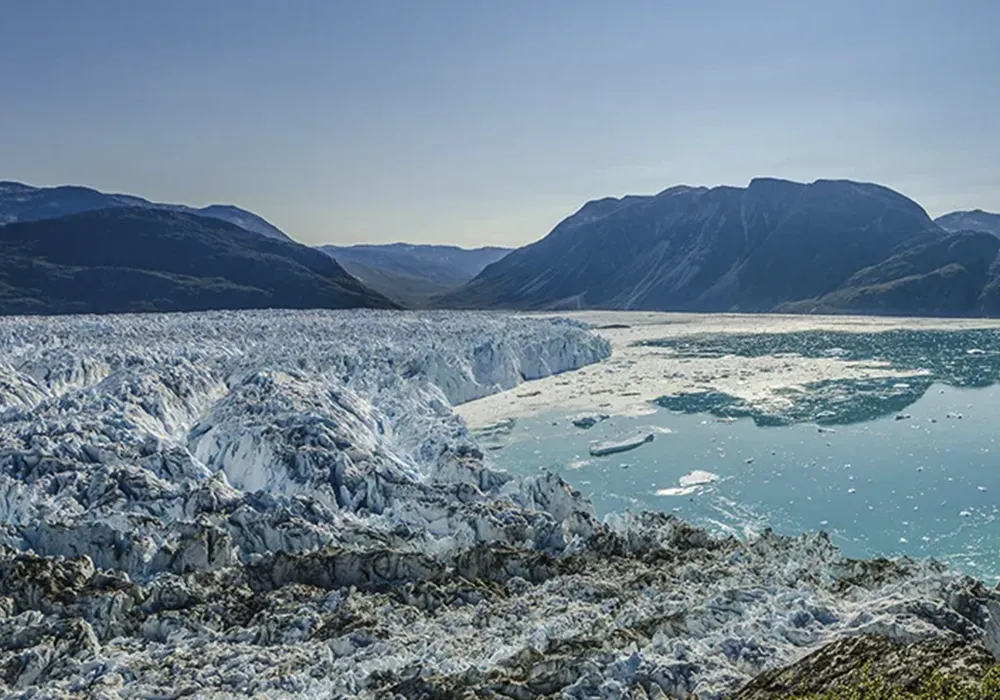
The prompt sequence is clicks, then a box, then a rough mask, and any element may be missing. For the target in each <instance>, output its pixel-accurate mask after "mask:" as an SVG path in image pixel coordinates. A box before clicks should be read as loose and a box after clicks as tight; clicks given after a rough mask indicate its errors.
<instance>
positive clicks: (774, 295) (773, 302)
mask: <svg viewBox="0 0 1000 700" xmlns="http://www.w3.org/2000/svg"><path fill="white" fill-rule="evenodd" d="M995 258H996V250H995V249H993V247H992V242H991V241H990V240H988V239H984V238H982V237H981V236H973V237H968V236H959V237H955V238H949V235H948V233H947V232H946V231H944V230H943V229H942V228H941V227H940V226H938V225H937V224H935V223H934V222H933V221H932V220H931V219H930V217H929V216H928V215H927V213H926V212H925V211H924V209H923V208H922V207H921V206H920V205H919V204H917V203H916V202H914V201H913V200H911V199H909V198H907V197H905V196H903V195H901V194H899V193H898V192H895V191H893V190H890V189H888V188H886V187H883V186H881V185H876V184H870V183H859V182H851V181H844V180H818V181H816V182H813V183H810V184H801V183H795V182H789V181H785V180H778V179H772V178H758V179H754V180H752V181H751V182H750V184H749V186H748V187H746V188H739V187H715V188H711V189H709V188H705V187H687V186H678V187H672V188H670V189H667V190H664V191H663V192H661V193H660V194H658V195H655V196H630V197H625V198H622V199H615V198H607V199H602V200H596V201H592V202H588V203H587V204H585V205H584V206H583V207H582V208H581V209H580V210H579V211H578V212H576V213H575V214H573V215H572V216H570V217H568V218H566V219H565V220H563V221H562V222H561V223H560V224H559V225H558V226H556V227H555V229H553V231H552V232H551V233H550V234H549V235H548V236H546V237H545V238H543V239H542V240H540V241H538V242H536V243H533V244H531V245H528V246H526V247H524V248H521V249H518V250H516V251H514V252H512V253H511V254H509V255H508V256H506V257H505V258H504V259H502V260H501V261H499V262H497V263H495V264H493V265H490V266H489V267H487V268H486V269H485V270H484V271H483V272H482V273H481V274H480V275H478V276H477V277H476V278H475V279H474V280H473V281H472V282H470V283H469V284H467V285H466V286H464V287H462V288H461V289H459V290H457V291H455V292H453V293H450V294H447V295H444V296H443V297H441V298H440V299H439V300H437V301H438V303H439V304H440V305H442V306H452V307H460V308H474V307H485V308H515V309H573V308H614V309H644V310H678V311H770V310H778V309H786V310H799V311H808V310H822V309H826V310H850V311H859V312H875V313H887V312H903V313H916V314H922V313H958V314H965V313H986V312H990V313H992V312H994V311H996V310H997V309H994V307H993V305H992V301H991V299H992V296H991V294H992V292H990V290H991V289H993V284H994V283H993V281H992V280H993V277H994V276H995V274H996V266H994V265H993V262H994V259H995ZM863 271H864V273H863V274H861V273H862V272H863ZM903 290H908V291H907V292H904V291H903ZM917 292H919V293H917ZM935 294H939V295H943V296H945V297H946V298H938V297H936V296H935Z"/></svg>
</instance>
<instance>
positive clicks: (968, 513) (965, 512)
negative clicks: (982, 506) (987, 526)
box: [958, 510, 972, 518]
mask: <svg viewBox="0 0 1000 700" xmlns="http://www.w3.org/2000/svg"><path fill="white" fill-rule="evenodd" d="M958 514H959V515H960V516H962V517H963V518H971V517H972V512H971V511H968V510H962V511H959V513H958Z"/></svg>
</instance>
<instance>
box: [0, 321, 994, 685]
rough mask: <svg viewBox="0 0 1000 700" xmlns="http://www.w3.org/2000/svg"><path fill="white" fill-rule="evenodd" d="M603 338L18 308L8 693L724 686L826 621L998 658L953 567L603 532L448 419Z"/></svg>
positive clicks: (2, 411)
mask: <svg viewBox="0 0 1000 700" xmlns="http://www.w3.org/2000/svg"><path fill="white" fill-rule="evenodd" d="M609 353H610V348H609V345H608V343H607V342H606V341H604V340H601V339H600V338H597V337H596V336H593V335H591V334H589V333H588V332H586V331H585V330H584V329H583V328H581V327H580V325H579V324H575V323H570V322H565V321H558V320H556V321H553V320H542V319H533V320H532V319H519V318H513V317H507V316H501V315H488V314H446V313H437V314H399V313H396V314H393V313H377V312H251V313H209V314H194V315H144V316H120V317H76V318H67V317H63V318H47V319H9V320H7V321H6V322H5V324H4V325H3V326H2V328H0V523H2V525H3V527H2V531H0V693H2V694H3V695H4V696H5V697H25V698H27V697H63V696H65V697H75V696H89V697H102V698H104V697H106V698H118V697H175V696H177V695H179V694H184V693H187V694H192V693H193V694H196V695H199V696H205V697H244V696H246V695H248V694H249V695H260V696H267V697H315V696H324V697H329V696H333V697H364V698H384V697H397V696H398V697H406V698H410V697H420V696H421V694H422V693H426V692H428V689H432V688H439V689H442V692H444V691H446V690H447V691H451V690H456V692H459V693H461V692H472V693H474V694H473V695H471V696H470V697H480V696H481V697H491V696H492V697H497V696H499V697H517V698H533V697H542V696H546V695H553V694H555V695H558V694H562V695H563V696H564V697H571V698H589V697H601V698H623V697H634V698H641V697H650V698H652V697H662V696H664V694H666V695H667V696H672V697H679V698H683V697H688V695H689V694H690V693H691V692H698V693H700V697H703V698H715V697H722V696H723V695H724V694H725V693H726V692H728V691H730V690H732V689H734V688H735V687H738V685H740V684H741V683H742V682H743V681H744V680H745V679H746V678H748V677H749V676H751V675H753V674H755V673H757V672H759V671H761V670H763V669H765V668H770V667H772V666H774V665H775V664H779V663H784V662H787V661H789V660H792V659H794V658H798V656H800V655H801V654H802V653H804V652H805V651H807V650H809V649H812V648H814V647H815V646H817V645H819V644H821V643H823V642H824V641H827V640H829V639H831V638H833V637H834V636H837V635H841V634H857V633H864V632H881V633H885V634H888V635H890V636H892V637H894V638H897V639H903V640H911V639H920V638H924V637H928V636H935V635H940V634H954V635H959V636H962V637H963V638H966V639H969V640H972V641H984V642H986V643H988V644H990V645H992V646H993V647H994V648H995V647H996V642H995V639H996V637H997V632H996V626H995V625H994V623H993V622H992V621H991V619H992V618H991V612H994V613H995V612H996V611H997V610H1000V607H998V604H997V602H996V595H995V594H994V593H993V592H991V591H987V590H985V589H984V588H983V587H982V586H981V585H979V584H977V583H976V582H974V581H972V580H970V579H966V578H963V577H961V576H957V575H951V574H947V573H945V572H942V571H940V570H939V569H938V568H936V567H934V566H932V565H928V564H919V565H918V564H914V563H907V562H903V563H888V562H874V563H860V562H849V561H846V560H844V559H843V558H842V557H841V556H840V555H839V553H838V552H837V551H836V549H835V548H834V547H833V546H832V545H830V543H829V541H828V540H827V539H826V538H825V537H824V536H822V535H808V536H803V537H800V538H795V539H789V538H781V537H776V536H773V535H771V534H766V535H765V536H764V537H762V538H760V539H759V540H755V541H753V542H749V543H741V542H737V541H734V540H715V539H712V538H710V537H709V536H708V535H706V534H705V533H703V532H701V531H699V530H696V529H694V528H691V527H689V526H687V525H685V524H684V523H681V522H679V521H677V520H675V519H673V518H670V517H666V516H657V515H643V516H623V517H621V518H613V519H611V520H610V521H608V522H606V523H598V522H597V521H596V520H595V518H594V516H593V511H592V509H591V507H590V506H589V504H588V503H586V502H585V501H584V500H582V499H581V498H580V497H579V494H577V493H576V492H575V491H573V490H572V489H571V488H570V487H569V486H568V485H566V484H565V483H564V482H562V481H561V480H560V479H558V478H557V477H555V476H552V475H543V476H539V477H535V478H531V479H523V480H520V479H514V478H513V477H511V476H510V475H508V474H506V473H503V472H497V471H494V470H491V469H490V468H489V466H488V464H486V462H485V460H484V457H483V455H482V453H481V452H480V451H479V449H478V447H477V445H476V443H475V441H474V439H473V438H472V437H471V435H470V434H469V432H468V431H467V429H466V427H465V425H464V424H463V423H462V422H461V420H459V419H458V418H457V417H456V416H455V414H454V413H453V412H452V410H451V406H452V405H454V404H457V403H461V402H464V401H468V400H472V399H475V398H479V397H482V396H486V395H488V394H491V393H494V392H497V391H500V390H503V389H509V388H512V387H514V386H516V385H517V384H519V383H520V382H522V381H524V380H530V379H536V378H540V377H544V376H548V375H550V374H554V373H558V372H562V371H566V370H570V369H575V368H578V367H581V366H583V365H585V364H589V363H593V362H597V361H600V360H602V359H603V358H605V357H607V356H608V354H609ZM491 693H492V695H490V694H491Z"/></svg>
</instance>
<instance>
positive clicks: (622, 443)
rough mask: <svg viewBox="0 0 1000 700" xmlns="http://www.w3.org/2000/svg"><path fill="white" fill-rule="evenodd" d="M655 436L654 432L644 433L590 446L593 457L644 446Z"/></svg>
mask: <svg viewBox="0 0 1000 700" xmlns="http://www.w3.org/2000/svg"><path fill="white" fill-rule="evenodd" d="M653 438H654V435H653V433H642V434H640V435H636V436H634V437H630V438H626V439H624V440H614V441H611V442H599V443H596V444H594V445H591V446H590V454H591V456H592V457H606V456H607V455H613V454H618V453H619V452H628V451H629V450H634V449H637V448H639V447H642V446H643V445H645V444H646V443H648V442H652V441H653Z"/></svg>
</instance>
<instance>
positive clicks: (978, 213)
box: [934, 209, 1000, 236]
mask: <svg viewBox="0 0 1000 700" xmlns="http://www.w3.org/2000/svg"><path fill="white" fill-rule="evenodd" d="M934 223H936V224H937V225H938V226H940V227H941V228H943V229H944V230H945V231H951V232H957V231H982V232H984V233H992V234H993V235H994V236H1000V214H994V213H992V212H988V211H983V210H982V209H973V210H971V211H953V212H951V213H950V214H945V215H943V216H939V217H938V218H936V219H934Z"/></svg>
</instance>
